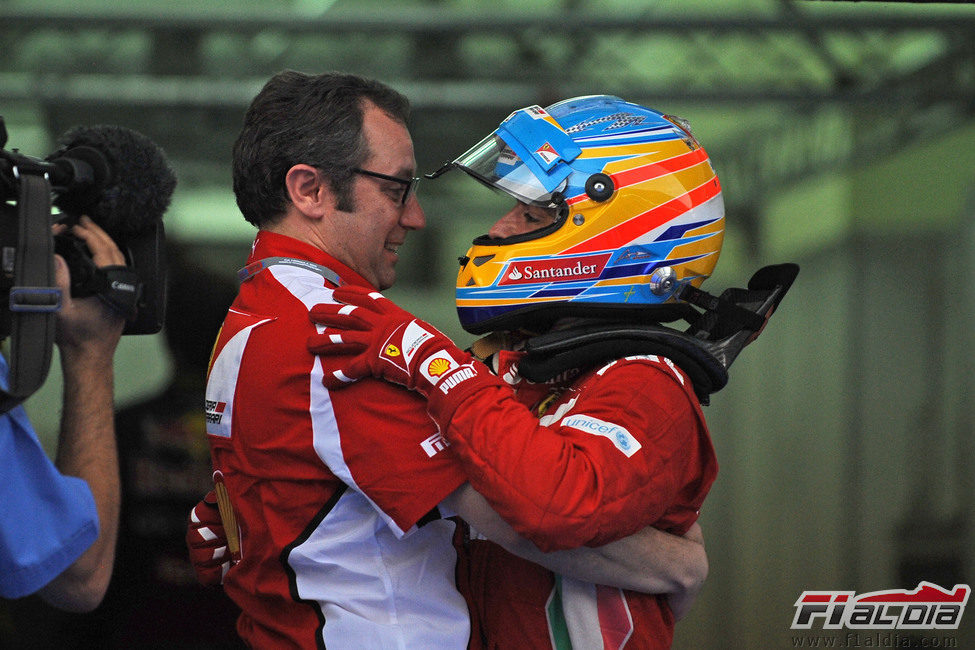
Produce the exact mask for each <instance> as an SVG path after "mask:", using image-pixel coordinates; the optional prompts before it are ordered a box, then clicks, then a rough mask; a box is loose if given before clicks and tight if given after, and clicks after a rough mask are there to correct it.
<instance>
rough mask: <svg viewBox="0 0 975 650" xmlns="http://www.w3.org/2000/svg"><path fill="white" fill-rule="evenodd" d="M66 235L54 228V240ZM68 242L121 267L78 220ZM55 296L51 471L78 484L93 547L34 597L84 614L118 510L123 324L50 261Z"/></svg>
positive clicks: (101, 576)
mask: <svg viewBox="0 0 975 650" xmlns="http://www.w3.org/2000/svg"><path fill="white" fill-rule="evenodd" d="M66 230H68V229H67V228H66V227H64V226H55V227H54V233H55V234H61V233H64V232H65V231H66ZM70 230H71V234H73V235H74V236H76V237H78V238H79V239H81V240H82V241H83V242H85V245H86V246H87V247H88V250H89V251H90V252H91V255H92V259H93V260H94V262H95V265H96V266H99V267H101V266H108V265H116V264H121V265H124V264H125V256H124V255H122V252H121V251H120V250H119V248H118V246H116V245H115V242H113V241H112V239H111V238H110V237H109V236H108V235H107V234H106V233H105V231H104V230H102V229H101V228H100V227H98V226H97V225H95V223H94V222H92V220H91V219H89V218H87V217H82V218H81V221H80V222H79V223H78V224H77V225H75V226H74V227H72V228H71V229H70ZM54 263H55V277H56V281H57V285H58V287H59V288H60V289H61V310H60V311H59V312H58V316H57V333H56V337H55V341H56V342H57V344H58V350H59V352H60V355H61V372H62V375H63V377H64V386H63V408H62V410H61V431H60V434H59V436H58V451H57V460H56V464H57V466H58V469H59V470H61V473H63V474H66V475H68V476H77V477H79V478H82V479H84V480H85V482H86V483H87V484H88V487H89V488H90V489H91V494H92V496H93V497H94V499H95V507H96V508H97V510H98V539H96V540H95V542H94V543H93V544H92V545H91V546H90V547H88V549H87V550H86V551H85V552H84V553H82V554H81V556H80V557H79V558H78V559H77V560H76V561H75V562H74V564H72V565H71V566H69V567H68V568H67V569H65V570H64V572H63V573H61V574H60V575H59V576H58V577H56V578H55V579H54V580H52V581H51V582H50V583H48V585H47V586H45V587H44V588H43V589H41V591H40V592H39V594H40V596H41V598H43V599H44V600H45V601H47V602H48V603H49V604H51V605H54V606H55V607H59V608H61V609H65V610H69V611H74V612H88V611H91V610H92V609H94V608H95V607H96V606H98V604H99V603H100V602H101V600H102V598H103V596H104V594H105V590H106V589H107V588H108V582H109V579H110V578H111V575H112V565H113V564H114V558H115V540H116V537H117V535H118V519H119V509H120V504H121V493H120V487H119V467H118V454H117V447H116V442H115V424H114V381H115V380H114V363H113V357H114V356H115V348H116V347H117V346H118V342H119V339H120V338H121V336H122V330H123V329H124V328H125V319H124V318H123V317H122V316H121V315H119V314H118V313H117V312H116V311H114V310H113V309H112V308H110V307H109V306H108V305H106V304H105V303H104V302H102V301H101V300H100V299H98V298H97V297H95V296H91V297H89V298H79V299H75V298H72V297H71V277H70V272H69V271H68V265H67V263H66V262H65V261H64V259H62V258H61V257H60V256H59V255H55V257H54Z"/></svg>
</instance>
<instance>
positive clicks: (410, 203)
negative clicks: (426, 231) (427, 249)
mask: <svg viewBox="0 0 975 650" xmlns="http://www.w3.org/2000/svg"><path fill="white" fill-rule="evenodd" d="M400 225H402V226H403V227H404V228H406V229H407V230H420V229H421V228H423V227H424V226H426V225H427V215H426V214H425V213H424V212H423V207H422V206H421V205H420V201H419V199H417V197H416V195H415V194H414V195H413V196H411V197H410V198H409V199H407V201H406V206H405V207H404V209H403V214H402V216H401V217H400Z"/></svg>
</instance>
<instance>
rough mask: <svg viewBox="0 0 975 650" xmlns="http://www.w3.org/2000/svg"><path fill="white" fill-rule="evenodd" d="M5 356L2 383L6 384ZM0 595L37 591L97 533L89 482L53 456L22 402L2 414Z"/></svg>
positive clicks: (0, 365)
mask: <svg viewBox="0 0 975 650" xmlns="http://www.w3.org/2000/svg"><path fill="white" fill-rule="evenodd" d="M7 373H8V369H7V362H6V360H5V359H4V358H3V356H2V355H0V385H3V386H4V387H6V385H7ZM0 513H2V514H0V596H2V597H4V598H20V597H21V596H27V595H29V594H32V593H34V592H35V591H37V590H38V589H40V588H41V587H43V586H44V585H46V584H47V583H49V582H50V581H51V580H53V579H54V578H55V577H57V576H58V575H59V574H60V573H61V572H63V571H64V570H65V569H66V568H68V567H69V566H71V564H72V563H73V562H74V561H75V560H77V559H78V557H79V556H80V555H81V554H82V553H83V552H84V551H85V549H87V548H88V547H89V546H91V545H92V543H93V542H94V541H95V539H96V538H97V537H98V513H97V511H96V509H95V499H94V497H92V494H91V490H90V489H89V488H88V484H87V483H85V481H83V480H82V479H80V478H76V477H73V476H64V475H62V474H61V473H60V472H58V470H57V468H56V467H55V466H54V464H53V463H52V462H51V460H50V459H49V458H48V456H47V454H46V453H45V452H44V449H43V447H41V444H40V441H39V440H38V439H37V435H36V434H35V433H34V429H33V427H31V424H30V421H29V420H28V419H27V414H26V413H25V412H24V409H23V407H22V406H17V407H15V408H13V409H11V410H10V411H8V412H7V413H3V414H0Z"/></svg>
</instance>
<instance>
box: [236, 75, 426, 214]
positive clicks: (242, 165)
mask: <svg viewBox="0 0 975 650" xmlns="http://www.w3.org/2000/svg"><path fill="white" fill-rule="evenodd" d="M365 100H368V101H370V102H372V103H373V104H375V105H376V106H377V107H379V108H380V109H382V110H383V111H384V112H385V113H386V114H388V115H389V117H390V118H392V119H394V120H396V121H398V122H400V123H402V124H404V125H406V124H407V122H408V120H409V113H410V105H409V101H408V100H407V99H406V97H404V96H403V95H402V94H400V93H399V92H397V91H395V90H393V89H392V88H390V87H389V86H387V85H385V84H383V83H380V82H378V81H375V80H372V79H367V78H364V77H360V76H357V75H353V74H344V73H337V72H326V73H323V74H319V75H307V74H304V73H301V72H295V71H293V70H285V71H283V72H279V73H278V74H276V75H274V76H273V77H272V78H271V79H270V80H269V81H268V82H267V83H266V84H265V85H264V88H263V89H261V92H260V93H258V95H257V97H255V98H254V101H252V102H251V105H250V107H249V108H248V109H247V113H246V115H245V116H244V126H243V128H242V129H241V132H240V135H239V136H238V137H237V142H236V143H235V144H234V158H233V174H234V194H235V195H236V196H237V205H238V207H240V211H241V212H242V213H243V214H244V218H245V219H247V221H249V222H250V223H252V224H254V225H255V226H257V227H258V228H261V227H264V226H268V225H271V224H273V223H274V222H275V221H277V220H278V219H279V218H280V217H281V216H282V215H283V214H284V212H285V210H286V209H287V206H288V203H289V201H290V199H289V198H288V192H287V189H286V187H285V174H287V172H288V170H289V169H291V168H292V167H293V166H294V165H297V164H301V163H304V164H307V165H311V166H313V167H315V168H317V169H319V170H320V171H322V173H323V174H324V175H325V176H326V177H327V178H328V179H329V184H330V186H331V188H332V191H333V192H335V194H336V195H337V197H338V208H339V209H340V210H344V211H350V210H353V209H354V204H353V201H352V195H351V185H352V176H353V173H352V171H351V168H353V167H358V166H361V165H362V164H363V163H364V162H365V160H366V159H367V158H368V157H369V154H370V152H369V150H368V144H367V143H366V142H365V138H363V136H362V121H363V108H364V101H365Z"/></svg>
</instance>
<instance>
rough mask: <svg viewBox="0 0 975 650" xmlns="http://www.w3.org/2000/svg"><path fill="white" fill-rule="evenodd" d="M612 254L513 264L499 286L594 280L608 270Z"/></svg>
mask: <svg viewBox="0 0 975 650" xmlns="http://www.w3.org/2000/svg"><path fill="white" fill-rule="evenodd" d="M609 257H610V253H599V254H598V255H586V256H583V257H570V258H561V259H559V258H556V259H548V260H528V261H524V262H512V263H511V264H510V265H509V266H508V269H507V270H506V271H505V274H504V277H503V278H502V279H501V282H499V283H498V284H499V285H505V284H531V283H533V282H553V281H566V280H568V281H571V280H592V279H594V278H598V277H599V274H600V273H602V272H603V269H604V268H606V263H607V262H608V261H609Z"/></svg>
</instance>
